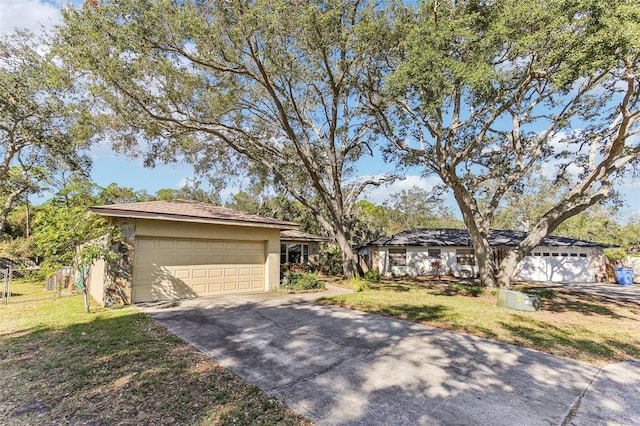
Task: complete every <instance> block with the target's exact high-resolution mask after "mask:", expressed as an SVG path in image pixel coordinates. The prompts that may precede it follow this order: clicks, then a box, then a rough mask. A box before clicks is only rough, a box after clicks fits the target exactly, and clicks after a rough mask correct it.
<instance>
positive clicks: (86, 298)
mask: <svg viewBox="0 0 640 426" xmlns="http://www.w3.org/2000/svg"><path fill="white" fill-rule="evenodd" d="M82 293H84V311H85V312H86V313H89V292H88V291H87V283H84V284H83V285H82Z"/></svg>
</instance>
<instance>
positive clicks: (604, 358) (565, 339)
mask: <svg viewBox="0 0 640 426" xmlns="http://www.w3.org/2000/svg"><path fill="white" fill-rule="evenodd" d="M331 284H333V285H343V286H346V287H349V286H350V283H349V282H348V281H343V282H336V281H333V282H332V283H331ZM368 287H369V289H368V290H365V291H362V292H357V293H352V294H345V295H340V296H335V297H331V298H326V299H322V300H321V301H322V302H324V303H327V304H333V305H339V306H343V307H347V308H350V309H356V310H360V311H365V312H371V313H375V314H379V315H385V316H390V317H393V318H398V319H404V320H407V321H413V322H418V323H421V324H426V325H430V326H434V327H438V328H444V329H447V330H454V331H459V332H463V333H468V334H472V335H475V336H480V337H486V338H489V339H493V340H498V341H501V342H506V343H513V344H516V345H519V346H524V347H527V348H531V349H537V350H540V351H543V352H548V353H552V354H555V355H559V356H563V357H568V358H572V359H576V360H580V361H585V362H589V363H592V364H596V365H606V364H610V363H615V362H620V361H627V360H631V359H638V358H640V304H639V303H633V302H624V301H621V300H617V299H612V298H607V297H604V296H598V295H595V294H589V293H583V292H580V293H578V292H574V291H570V290H565V289H553V290H550V289H547V288H544V287H543V286H539V285H527V286H526V288H522V287H523V286H520V288H519V287H518V286H516V287H515V288H514V289H516V290H522V289H523V290H525V291H527V292H531V293H538V294H539V295H541V296H542V297H543V304H542V309H541V310H540V311H538V312H521V311H514V310H511V309H506V308H499V307H497V303H496V301H497V297H496V296H495V295H492V294H490V293H486V292H485V294H483V295H481V296H479V297H472V296H465V295H461V294H460V288H461V287H464V286H460V285H459V284H458V285H456V283H454V282H446V281H438V280H433V281H431V280H413V279H393V280H385V281H383V282H381V283H368ZM456 291H457V292H456Z"/></svg>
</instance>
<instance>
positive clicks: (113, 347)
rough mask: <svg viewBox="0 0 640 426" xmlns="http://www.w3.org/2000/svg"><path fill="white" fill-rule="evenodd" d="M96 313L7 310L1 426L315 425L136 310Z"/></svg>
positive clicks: (74, 307)
mask: <svg viewBox="0 0 640 426" xmlns="http://www.w3.org/2000/svg"><path fill="white" fill-rule="evenodd" d="M25 285H27V284H26V283H25ZM40 286H41V284H40ZM35 287H36V286H35V285H33V286H32V287H29V286H27V287H25V290H21V289H19V287H15V290H16V292H20V291H26V289H27V288H28V289H30V290H33V289H34V288H35ZM34 291H35V290H34ZM17 297H18V296H17ZM92 310H93V313H91V314H85V313H84V312H83V302H82V297H81V296H79V295H78V296H70V297H64V298H58V299H50V300H42V301H37V302H25V303H15V304H9V305H0V401H2V404H0V424H3V425H31V424H95V425H98V424H99V425H115V424H117V425H139V424H145V425H165V424H167V425H168V424H181V425H200V424H202V425H205V424H206V425H219V424H293V425H298V424H309V422H308V421H306V420H305V419H303V418H301V417H299V416H297V415H296V414H295V413H293V412H292V411H290V410H289V409H287V408H286V407H285V406H284V405H283V404H281V403H280V402H278V401H277V400H275V399H273V398H270V397H269V396H267V395H266V394H265V393H264V392H262V391H261V390H260V389H259V388H257V387H255V386H252V385H250V384H248V383H246V382H245V381H244V380H242V379H240V378H239V377H238V376H236V375H235V374H233V373H231V372H230V371H228V370H226V369H225V368H223V367H222V366H220V365H219V364H217V363H215V362H214V361H212V360H211V359H209V358H208V357H207V356H205V355H204V354H202V353H200V352H198V351H197V350H196V349H194V348H193V347H191V346H189V345H188V344H186V343H185V342H183V341H182V340H180V339H178V338H177V337H175V336H173V335H172V334H170V333H169V332H168V331H167V330H166V329H165V328H164V327H162V326H161V325H159V324H158V323H156V322H155V321H153V320H151V319H150V318H148V317H147V316H145V315H144V314H142V313H140V312H139V311H138V310H137V309H136V308H135V307H127V308H123V309H103V308H99V307H97V306H93V307H92Z"/></svg>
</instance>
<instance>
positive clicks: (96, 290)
mask: <svg viewBox="0 0 640 426" xmlns="http://www.w3.org/2000/svg"><path fill="white" fill-rule="evenodd" d="M104 280H105V262H104V260H102V259H98V260H97V261H95V262H94V264H93V265H91V267H90V268H89V282H88V283H87V284H88V288H89V294H90V295H91V297H93V300H95V301H96V302H98V303H99V304H100V305H102V306H104V304H105V303H104V287H105V285H104Z"/></svg>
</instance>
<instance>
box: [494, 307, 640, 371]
mask: <svg viewBox="0 0 640 426" xmlns="http://www.w3.org/2000/svg"><path fill="white" fill-rule="evenodd" d="M499 324H500V325H501V326H502V327H503V328H504V329H505V330H507V331H509V332H510V333H511V334H512V337H511V339H510V340H511V342H512V343H514V344H517V345H522V346H526V347H530V348H535V349H538V350H541V351H543V352H547V353H552V354H556V355H559V356H565V357H571V358H574V359H576V358H578V357H576V354H581V355H580V357H579V358H582V359H589V360H592V361H590V362H594V361H595V362H596V363H598V364H607V363H610V362H611V360H612V359H618V360H620V361H625V360H633V359H637V358H639V357H640V339H639V340H638V341H637V342H635V344H633V343H629V342H626V341H622V340H613V339H606V340H603V341H600V342H598V341H594V340H587V339H576V338H575V336H574V335H573V334H571V333H567V332H566V331H565V330H562V329H561V328H559V327H556V326H553V325H551V324H549V323H547V322H543V321H537V320H535V319H532V318H528V319H527V324H528V325H515V324H512V323H507V322H504V321H500V322H499ZM585 354H586V356H585Z"/></svg>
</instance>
